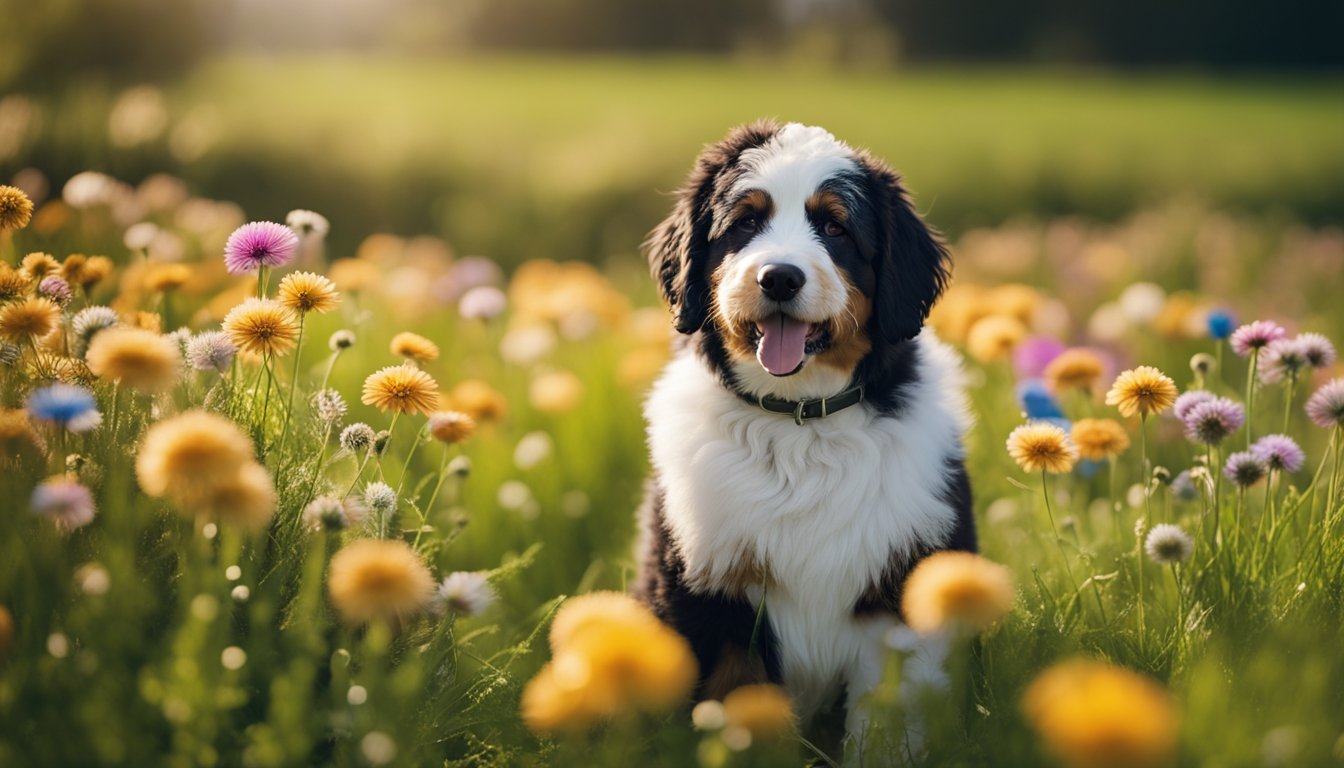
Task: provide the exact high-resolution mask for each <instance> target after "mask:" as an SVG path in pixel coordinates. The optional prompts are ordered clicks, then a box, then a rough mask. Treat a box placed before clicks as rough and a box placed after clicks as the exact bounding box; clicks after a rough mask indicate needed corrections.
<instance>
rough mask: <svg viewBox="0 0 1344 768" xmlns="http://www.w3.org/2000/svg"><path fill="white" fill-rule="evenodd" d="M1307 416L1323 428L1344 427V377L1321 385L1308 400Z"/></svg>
mask: <svg viewBox="0 0 1344 768" xmlns="http://www.w3.org/2000/svg"><path fill="white" fill-rule="evenodd" d="M1306 409H1307V418H1309V419H1311V422H1312V423H1313V424H1315V425H1316V426H1318V427H1320V428H1321V429H1330V428H1331V427H1344V379H1332V380H1330V381H1328V382H1326V383H1324V384H1322V385H1321V388H1320V389H1318V390H1316V392H1315V394H1313V395H1312V396H1311V398H1310V399H1308V400H1307V406H1306Z"/></svg>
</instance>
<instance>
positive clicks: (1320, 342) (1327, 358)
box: [1296, 333, 1336, 368]
mask: <svg viewBox="0 0 1344 768" xmlns="http://www.w3.org/2000/svg"><path fill="white" fill-rule="evenodd" d="M1296 341H1297V344H1298V348H1299V349H1300V350H1301V352H1302V354H1303V355H1304V356H1306V358H1307V364H1308V365H1310V366H1311V367H1312V368H1329V367H1330V366H1332V365H1334V364H1335V359H1336V358H1335V345H1334V344H1331V343H1330V340H1329V339H1327V338H1326V337H1324V336H1322V335H1321V334H1319V333H1299V334H1298V335H1297V339H1296Z"/></svg>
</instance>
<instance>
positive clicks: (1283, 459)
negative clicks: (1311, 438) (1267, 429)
mask: <svg viewBox="0 0 1344 768" xmlns="http://www.w3.org/2000/svg"><path fill="white" fill-rule="evenodd" d="M1251 454H1252V455H1254V456H1255V457H1256V458H1257V459H1259V460H1260V461H1262V462H1264V463H1265V466H1267V467H1269V468H1270V469H1271V470H1274V471H1278V472H1289V473H1292V472H1296V471H1298V470H1300V469H1302V465H1303V464H1305V463H1306V461H1307V456H1306V454H1305V453H1303V452H1302V449H1301V448H1300V447H1298V445H1297V442H1296V441H1294V440H1293V438H1291V437H1289V436H1287V435H1265V436H1264V437H1262V438H1260V439H1259V440H1256V441H1255V443H1254V444H1252V445H1251Z"/></svg>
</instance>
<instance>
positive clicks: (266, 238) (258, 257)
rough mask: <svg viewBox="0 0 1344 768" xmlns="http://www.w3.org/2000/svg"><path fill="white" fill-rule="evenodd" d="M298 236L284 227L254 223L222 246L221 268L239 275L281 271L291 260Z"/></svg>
mask: <svg viewBox="0 0 1344 768" xmlns="http://www.w3.org/2000/svg"><path fill="white" fill-rule="evenodd" d="M298 246H299V236H298V235H296V234H294V232H293V230H291V229H290V228H289V227H286V226H285V225H283V224H276V223H275V222H271V221H254V222H252V223H250V224H244V225H243V226H241V227H239V228H238V229H236V230H234V232H233V234H231V235H229V240H228V242H227V243H225V245H224V266H225V268H227V269H228V271H229V272H230V273H231V274H235V275H242V274H246V273H248V272H254V271H256V270H258V269H260V268H262V267H283V266H284V265H286V264H288V263H289V261H290V259H292V258H294V251H295V249H297V248H298Z"/></svg>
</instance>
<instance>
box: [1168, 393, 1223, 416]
mask: <svg viewBox="0 0 1344 768" xmlns="http://www.w3.org/2000/svg"><path fill="white" fill-rule="evenodd" d="M1217 399H1218V396H1217V395H1215V394H1213V393H1212V392H1210V391H1209V390H1207V389H1192V390H1189V391H1187V392H1185V393H1183V394H1182V395H1181V396H1180V397H1178V398H1176V405H1175V406H1174V407H1172V409H1171V413H1172V415H1174V416H1175V417H1176V418H1178V419H1180V420H1181V421H1185V417H1186V416H1189V415H1190V411H1191V410H1192V409H1194V407H1195V406H1196V405H1199V404H1200V403H1207V402H1209V401H1210V400H1217Z"/></svg>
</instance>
